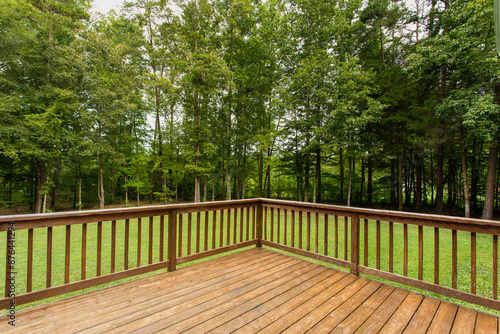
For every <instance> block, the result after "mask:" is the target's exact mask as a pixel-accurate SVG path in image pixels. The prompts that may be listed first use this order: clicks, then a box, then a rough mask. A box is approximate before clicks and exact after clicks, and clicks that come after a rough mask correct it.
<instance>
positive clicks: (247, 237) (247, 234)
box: [245, 208, 250, 241]
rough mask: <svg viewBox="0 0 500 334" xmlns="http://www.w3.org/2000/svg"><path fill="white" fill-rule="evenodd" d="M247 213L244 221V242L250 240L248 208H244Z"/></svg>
mask: <svg viewBox="0 0 500 334" xmlns="http://www.w3.org/2000/svg"><path fill="white" fill-rule="evenodd" d="M246 212H247V220H246V226H247V228H246V238H245V240H246V241H248V240H250V208H246Z"/></svg>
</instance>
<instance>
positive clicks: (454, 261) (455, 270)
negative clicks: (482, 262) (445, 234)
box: [451, 230, 458, 289]
mask: <svg viewBox="0 0 500 334" xmlns="http://www.w3.org/2000/svg"><path fill="white" fill-rule="evenodd" d="M457 249H458V241H457V230H452V231H451V287H452V288H453V289H456V288H457V274H458V260H457V253H458V251H457Z"/></svg>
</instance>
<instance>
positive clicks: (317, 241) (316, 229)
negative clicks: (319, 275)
mask: <svg viewBox="0 0 500 334" xmlns="http://www.w3.org/2000/svg"><path fill="white" fill-rule="evenodd" d="M315 216H316V220H315V222H316V226H315V231H316V234H315V238H314V252H315V253H318V244H319V213H317V212H316V214H315Z"/></svg>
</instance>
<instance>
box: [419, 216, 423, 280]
mask: <svg viewBox="0 0 500 334" xmlns="http://www.w3.org/2000/svg"><path fill="white" fill-rule="evenodd" d="M423 277H424V227H423V226H419V227H418V279H419V280H423Z"/></svg>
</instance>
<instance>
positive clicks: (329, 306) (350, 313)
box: [0, 248, 498, 334]
mask: <svg viewBox="0 0 500 334" xmlns="http://www.w3.org/2000/svg"><path fill="white" fill-rule="evenodd" d="M4 320H5V319H4ZM0 332H20V333H75V332H79V333H130V332H133V333H153V332H164V333H196V334H198V333H256V332H259V333H280V332H283V333H303V332H308V333H327V332H332V333H426V332H427V333H449V332H453V333H455V332H456V333H498V318H497V317H495V316H492V315H489V314H486V313H481V312H477V311H474V310H471V309H469V308H465V307H459V306H457V305H455V304H452V303H448V302H444V301H440V300H438V299H435V298H431V297H426V296H423V295H420V294H417V293H413V292H409V291H407V290H404V289H400V288H396V287H393V286H391V285H388V284H382V283H379V282H376V281H372V280H370V279H367V278H363V277H356V276H352V275H350V274H348V273H345V272H342V271H338V270H335V269H332V268H329V267H326V266H322V265H319V264H315V263H311V262H308V261H304V260H301V259H298V258H295V257H291V256H287V255H283V254H280V253H277V252H274V251H271V250H267V249H258V248H254V249H250V250H246V251H242V252H239V253H235V254H231V255H227V256H224V257H220V258H217V259H214V260H210V261H207V262H203V263H199V264H195V265H192V266H188V267H185V268H181V269H178V270H177V271H175V272H172V273H161V274H157V275H154V276H150V277H147V278H142V279H137V280H134V281H131V282H128V283H123V284H120V285H116V286H113V287H108V288H105V289H101V290H97V291H93V292H90V293H86V294H83V295H79V296H76V297H71V298H67V299H63V300H59V301H56V302H52V303H47V304H44V305H40V306H36V307H33V308H29V309H26V310H22V311H18V312H17V314H16V326H15V327H12V326H9V325H8V324H7V321H4V322H3V323H0Z"/></svg>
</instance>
